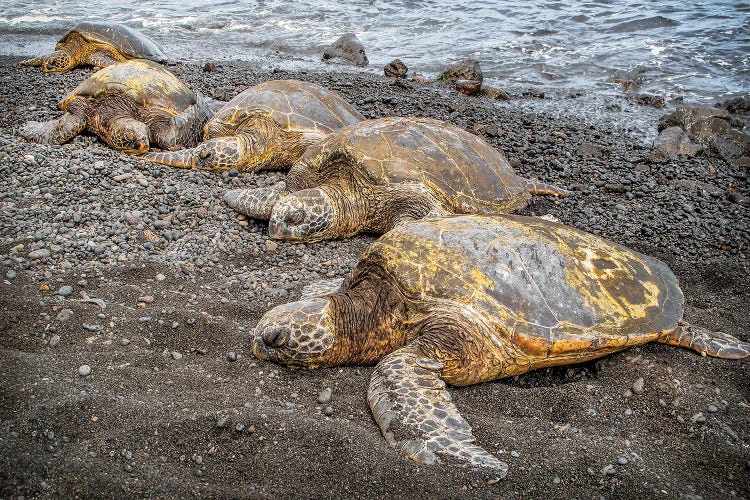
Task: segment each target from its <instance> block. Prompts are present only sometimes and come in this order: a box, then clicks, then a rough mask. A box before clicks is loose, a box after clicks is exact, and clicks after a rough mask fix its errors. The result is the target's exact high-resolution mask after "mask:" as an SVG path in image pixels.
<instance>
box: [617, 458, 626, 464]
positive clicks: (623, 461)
mask: <svg viewBox="0 0 750 500" xmlns="http://www.w3.org/2000/svg"><path fill="white" fill-rule="evenodd" d="M617 463H618V464H620V465H627V464H628V457H620V458H618V459H617Z"/></svg>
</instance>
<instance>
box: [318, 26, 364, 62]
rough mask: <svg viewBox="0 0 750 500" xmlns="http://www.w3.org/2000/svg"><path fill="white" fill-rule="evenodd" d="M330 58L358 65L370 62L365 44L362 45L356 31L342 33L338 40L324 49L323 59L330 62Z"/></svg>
mask: <svg viewBox="0 0 750 500" xmlns="http://www.w3.org/2000/svg"><path fill="white" fill-rule="evenodd" d="M330 59H342V60H344V61H346V62H348V63H350V64H354V65H356V66H367V65H368V64H369V63H370V61H368V59H367V55H366V54H365V47H364V45H362V43H361V42H360V41H359V40H358V39H357V36H356V35H355V34H354V33H347V34H345V35H342V36H341V37H340V38H339V39H338V40H336V41H335V42H333V43H332V44H331V45H329V46H328V47H326V48H325V50H324V51H323V61H324V62H328V61H329V60H330Z"/></svg>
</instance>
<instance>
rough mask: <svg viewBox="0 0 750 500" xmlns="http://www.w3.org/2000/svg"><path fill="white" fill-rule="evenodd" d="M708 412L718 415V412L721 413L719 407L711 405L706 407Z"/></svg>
mask: <svg viewBox="0 0 750 500" xmlns="http://www.w3.org/2000/svg"><path fill="white" fill-rule="evenodd" d="M706 411H707V412H708V413H716V412H717V411H719V407H718V406H716V405H715V404H710V405H708V406H707V407H706Z"/></svg>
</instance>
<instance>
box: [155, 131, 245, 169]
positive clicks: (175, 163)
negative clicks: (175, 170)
mask: <svg viewBox="0 0 750 500" xmlns="http://www.w3.org/2000/svg"><path fill="white" fill-rule="evenodd" d="M145 158H146V159H147V160H149V161H153V162H156V163H163V164H164V165H169V166H172V167H180V168H200V169H203V170H214V171H224V170H231V169H233V168H236V169H238V170H239V169H241V167H243V166H244V164H245V161H244V158H245V145H244V142H243V141H241V140H240V139H239V138H238V137H236V136H230V137H219V138H217V139H211V140H208V141H206V142H203V143H201V144H199V145H198V146H196V147H194V148H192V149H183V150H180V151H164V152H159V153H149V154H147V155H146V156H145ZM242 169H243V170H245V169H244V168H242Z"/></svg>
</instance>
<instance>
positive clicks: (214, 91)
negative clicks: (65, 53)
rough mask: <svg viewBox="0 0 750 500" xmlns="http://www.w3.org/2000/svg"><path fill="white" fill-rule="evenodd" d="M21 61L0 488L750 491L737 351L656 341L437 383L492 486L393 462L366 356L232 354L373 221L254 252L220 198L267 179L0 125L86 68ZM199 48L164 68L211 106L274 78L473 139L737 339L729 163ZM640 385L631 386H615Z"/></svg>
mask: <svg viewBox="0 0 750 500" xmlns="http://www.w3.org/2000/svg"><path fill="white" fill-rule="evenodd" d="M18 60H19V59H16V58H2V59H0V81H2V85H1V87H0V127H2V128H1V129H0V197H1V198H2V206H1V207H0V208H1V210H0V231H1V234H0V237H1V238H2V239H1V240H0V279H2V282H1V283H0V366H1V367H2V377H0V497H3V498H8V497H14V496H18V495H23V496H40V497H73V496H83V497H123V496H148V497H186V496H193V495H201V496H215V497H297V498H298V497H303V498H308V497H310V498H325V497H354V498H377V497H384V496H385V497H396V496H398V497H406V498H444V497H479V498H484V497H497V498H507V497H565V498H574V497H575V498H592V497H598V496H600V495H601V496H603V497H615V498H636V497H638V498H642V497H664V498H678V497H679V498H699V497H704V498H727V497H731V496H736V497H748V496H750V411H749V409H750V386H749V385H748V380H750V377H749V376H750V363H748V362H747V360H745V361H726V360H716V359H711V358H702V357H701V356H699V355H697V354H696V353H694V352H691V351H686V350H682V349H678V348H673V347H668V346H664V345H647V346H643V347H640V348H634V349H630V350H627V351H624V352H622V353H619V354H616V355H613V356H610V357H607V358H605V359H603V360H600V361H598V362H596V363H591V364H588V365H585V366H578V367H570V368H562V369H554V370H542V371H538V372H532V373H529V374H526V375H524V376H521V377H519V378H517V379H514V380H502V381H498V382H495V383H487V384H483V385H479V386H473V387H469V388H463V389H454V390H452V395H453V396H454V400H455V401H456V403H457V405H458V406H459V408H460V410H461V412H462V414H463V415H464V416H465V417H466V419H467V420H468V421H469V422H470V423H471V424H472V425H473V427H474V432H475V434H476V436H477V439H478V442H479V444H480V445H482V446H484V447H486V448H487V449H489V450H491V451H492V452H494V453H496V454H497V455H498V456H499V457H500V458H502V459H503V460H505V461H506V462H508V463H509V465H510V472H509V474H508V476H507V478H506V479H504V480H501V481H499V482H495V481H493V476H492V475H491V474H489V475H488V474H487V473H485V472H476V471H472V470H470V469H466V468H462V467H459V466H456V465H452V464H441V465H437V466H433V467H420V466H417V465H415V464H414V463H412V462H410V461H409V460H407V459H405V458H402V457H401V456H400V455H398V454H397V453H396V452H395V451H394V450H392V449H391V448H389V447H388V446H387V444H386V443H385V441H384V439H383V438H382V437H381V435H380V432H379V430H378V428H377V426H376V424H375V423H374V421H373V420H372V418H371V416H370V412H369V409H368V407H367V403H366V399H365V391H366V385H367V381H368V377H369V374H370V372H371V368H369V367H348V366H347V367H340V368H333V369H326V370H318V371H299V370H291V369H288V368H285V367H283V366H277V365H273V364H270V363H266V362H261V361H258V360H255V359H254V358H253V356H252V353H250V352H249V351H248V347H249V345H250V344H249V334H250V332H251V331H252V328H253V327H254V325H255V323H256V322H257V320H258V318H259V317H260V316H261V315H262V314H263V312H265V311H266V310H267V309H268V308H269V307H270V306H271V305H274V304H278V303H282V302H286V301H288V300H293V299H295V298H297V297H298V296H299V293H300V290H301V288H302V286H304V285H305V284H307V283H308V282H310V281H312V280H314V279H316V278H318V277H333V276H343V275H344V274H345V273H346V272H347V271H348V270H349V269H351V267H352V266H353V264H354V263H355V262H356V260H357V258H358V256H359V255H360V254H361V252H362V251H363V250H364V249H365V248H366V247H367V245H368V244H369V243H370V242H371V241H373V237H372V236H369V235H362V236H358V237H356V238H354V239H352V240H350V241H343V242H327V243H320V244H314V245H286V244H283V243H278V244H276V245H274V244H273V243H267V240H268V238H267V236H266V235H265V233H264V228H263V226H262V225H260V224H256V223H254V222H253V221H248V222H245V221H240V220H238V217H237V216H236V215H235V214H234V213H233V212H232V211H231V210H229V209H228V208H226V207H225V206H224V204H223V202H222V201H221V198H220V197H221V195H222V193H223V192H224V191H225V190H227V189H230V188H232V187H237V186H245V185H250V186H251V185H255V184H267V183H273V182H276V181H278V180H280V179H281V178H282V176H281V175H280V174H260V175H257V176H252V175H246V174H236V173H230V174H225V175H218V174H207V173H202V172H194V171H186V170H179V169H172V168H169V167H164V166H160V165H153V164H147V163H145V162H143V161H141V160H138V159H136V158H133V157H128V156H124V155H119V154H117V153H115V152H113V151H112V150H110V149H108V148H107V147H105V145H104V144H103V143H102V142H100V141H99V140H98V139H96V138H93V137H90V136H83V137H79V138H76V139H75V140H74V141H72V143H71V144H69V145H65V146H62V147H49V146H40V145H35V144H29V143H26V142H24V141H22V140H19V139H17V138H16V136H15V133H16V131H17V130H18V127H19V126H20V125H21V124H22V123H23V122H25V121H27V120H29V119H48V118H51V117H53V116H56V115H57V111H56V110H55V104H56V102H57V100H59V98H60V97H62V95H64V94H65V93H66V92H67V91H68V90H70V89H72V88H73V87H74V86H75V85H76V84H77V82H79V81H80V80H81V79H83V78H84V77H85V76H86V75H88V74H89V70H76V71H73V72H71V73H69V74H66V75H44V74H42V72H41V71H38V70H37V69H30V68H23V67H20V66H17V65H16V62H17V61H18ZM217 66H218V69H217V70H216V71H214V72H210V73H203V72H202V71H201V68H202V64H197V63H196V64H183V65H180V66H177V67H175V68H173V69H174V71H175V72H176V73H177V74H178V75H179V76H180V77H182V78H184V79H185V80H186V81H187V82H188V84H189V85H190V86H192V87H193V88H194V89H196V90H200V91H201V92H203V93H204V94H206V95H209V96H212V97H215V98H221V99H227V98H231V97H232V96H233V95H235V94H236V93H238V92H239V91H241V90H242V89H243V88H244V87H245V86H247V85H250V84H254V83H257V82H259V81H262V80H265V79H272V78H286V77H297V78H301V79H309V80H313V81H317V82H320V83H322V84H324V85H327V86H329V87H331V88H333V89H335V90H337V91H339V92H340V93H341V94H342V95H343V96H344V97H345V98H347V99H349V100H350V101H351V102H352V103H353V104H355V105H356V106H357V107H359V109H360V110H361V111H362V112H363V113H364V114H365V115H367V116H369V117H379V116H384V115H407V114H418V115H424V116H431V117H435V118H440V119H446V120H448V121H451V122H452V123H454V124H456V125H458V126H461V127H466V128H469V129H472V130H475V131H478V133H480V134H481V135H482V136H483V137H485V138H486V139H487V140H488V141H490V142H491V143H492V144H493V145H494V146H496V147H498V148H500V149H502V150H503V151H504V152H505V154H506V155H507V156H508V158H509V159H511V161H512V163H513V164H514V166H515V167H516V169H517V171H518V172H519V173H520V174H522V175H526V176H530V177H531V176H536V177H538V178H539V179H541V180H544V181H546V182H553V183H557V184H559V185H562V186H563V187H566V188H568V189H569V190H571V193H570V195H569V196H568V197H566V198H564V199H561V200H558V201H554V200H550V199H542V198H537V199H536V201H535V204H534V205H532V206H531V207H530V208H529V209H528V210H527V211H526V213H528V214H539V215H540V214H546V213H550V214H553V215H555V216H557V217H558V218H559V219H560V220H561V221H562V222H564V223H567V224H571V225H574V226H577V227H580V228H582V229H585V230H588V231H590V232H593V233H596V234H599V235H601V236H605V237H608V238H610V239H613V240H615V241H617V242H619V243H623V244H625V245H627V246H630V247H631V248H634V249H636V250H638V251H641V252H644V253H647V254H651V255H654V256H657V257H659V258H661V259H662V260H664V261H665V262H666V263H667V264H669V266H670V267H671V268H672V269H673V270H674V271H675V273H676V274H677V275H678V277H679V278H680V279H681V282H682V286H683V290H684V292H685V296H686V301H687V307H686V318H687V319H688V320H689V321H691V322H693V323H695V324H700V325H702V326H705V327H708V328H711V329H714V330H721V331H725V332H728V333H731V334H733V335H735V336H738V337H740V338H742V339H744V340H750V332H749V330H748V324H749V322H750V306H749V303H748V298H749V297H750V272H748V263H749V262H750V259H748V257H749V256H750V250H749V247H748V243H749V242H750V216H749V209H748V208H746V207H744V206H742V205H740V204H738V203H736V200H738V199H739V198H740V197H738V196H736V195H731V193H732V192H739V193H740V194H741V195H742V196H747V195H748V194H750V190H749V189H748V184H747V167H741V166H730V165H728V164H727V163H725V162H724V161H723V160H721V159H718V158H716V157H713V156H711V155H710V154H701V155H699V156H697V157H693V158H678V159H673V160H668V161H654V160H653V159H652V152H651V150H650V149H649V148H646V147H643V146H641V145H640V144H638V143H637V142H636V141H634V140H632V139H630V138H627V137H620V136H618V135H617V134H615V133H612V132H610V131H607V130H605V129H601V128H599V127H594V126H590V125H589V123H587V121H586V117H581V119H580V120H579V121H576V122H573V121H568V122H565V123H563V122H560V121H558V120H553V119H550V118H548V117H545V116H535V115H530V114H529V115H526V114H522V113H519V112H516V111H508V110H507V109H503V108H502V107H500V108H497V107H494V105H493V103H492V102H490V101H487V100H485V99H472V98H467V97H464V96H461V95H458V94H456V93H455V92H447V91H444V90H438V89H434V88H431V87H428V86H421V85H418V84H412V83H407V84H406V85H397V84H395V82H394V81H392V80H387V79H384V78H377V77H372V76H368V75H357V74H345V73H320V74H313V73H301V74H294V75H291V74H288V73H285V72H273V73H271V72H265V71H260V70H258V69H257V68H254V67H250V66H246V65H240V64H237V65H234V64H228V63H217ZM655 127H656V124H654V128H655ZM127 174H130V175H129V176H128V175H127ZM240 223H242V225H240ZM144 231H145V233H144ZM21 244H22V245H23V246H19V245H21ZM36 250H48V253H49V255H47V253H46V252H37V253H35V254H32V255H31V256H30V255H29V253H30V252H31V251H36ZM36 256H39V257H38V258H34V257H36ZM162 278H163V279H162ZM63 286H70V287H72V294H71V295H69V296H68V297H67V298H63V297H62V296H60V295H58V294H57V291H58V290H59V289H60V288H61V287H63ZM61 291H62V292H63V294H66V293H67V291H68V290H61ZM87 296H88V297H96V298H99V299H102V300H103V301H104V304H105V305H106V309H105V310H103V311H100V309H99V306H98V305H96V304H94V303H90V302H80V301H79V300H78V299H81V298H85V297H87ZM144 296H146V297H144ZM148 296H150V297H151V298H153V301H152V302H151V301H150V298H149V297H148ZM139 297H141V298H144V301H141V302H140V303H139V300H138V298H139ZM66 309H67V310H70V311H71V313H72V314H71V313H68V312H64V313H63V314H62V316H61V315H60V313H61V311H64V310H66ZM97 314H103V315H104V316H103V317H97ZM66 316H70V317H69V318H66ZM146 318H149V319H148V320H146ZM84 325H85V326H84ZM55 336H57V338H56V337H55ZM123 339H126V340H123ZM123 344H127V345H123ZM230 351H231V352H234V353H237V355H238V359H237V360H236V361H230V360H229V359H228V353H229V352H230ZM175 352H176V353H178V354H174V353H175ZM175 358H180V359H175ZM83 364H88V365H90V366H91V368H92V373H91V374H90V375H89V376H86V377H82V376H80V375H79V374H78V369H79V366H81V365H83ZM639 378H643V379H644V384H643V386H644V390H643V392H642V393H641V394H630V395H628V394H626V393H627V392H630V391H631V389H632V387H633V385H634V383H635V382H636V381H637V379H639ZM636 385H638V384H636ZM325 387H331V388H332V389H333V397H332V400H331V402H330V403H328V404H327V405H321V404H319V403H318V401H317V399H318V395H319V393H320V392H321V390H322V389H323V388H325ZM326 406H330V407H331V409H332V415H330V416H326V415H325V413H326V412H325V410H326V408H325V407H326ZM488 480H489V481H488ZM488 483H491V484H488Z"/></svg>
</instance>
